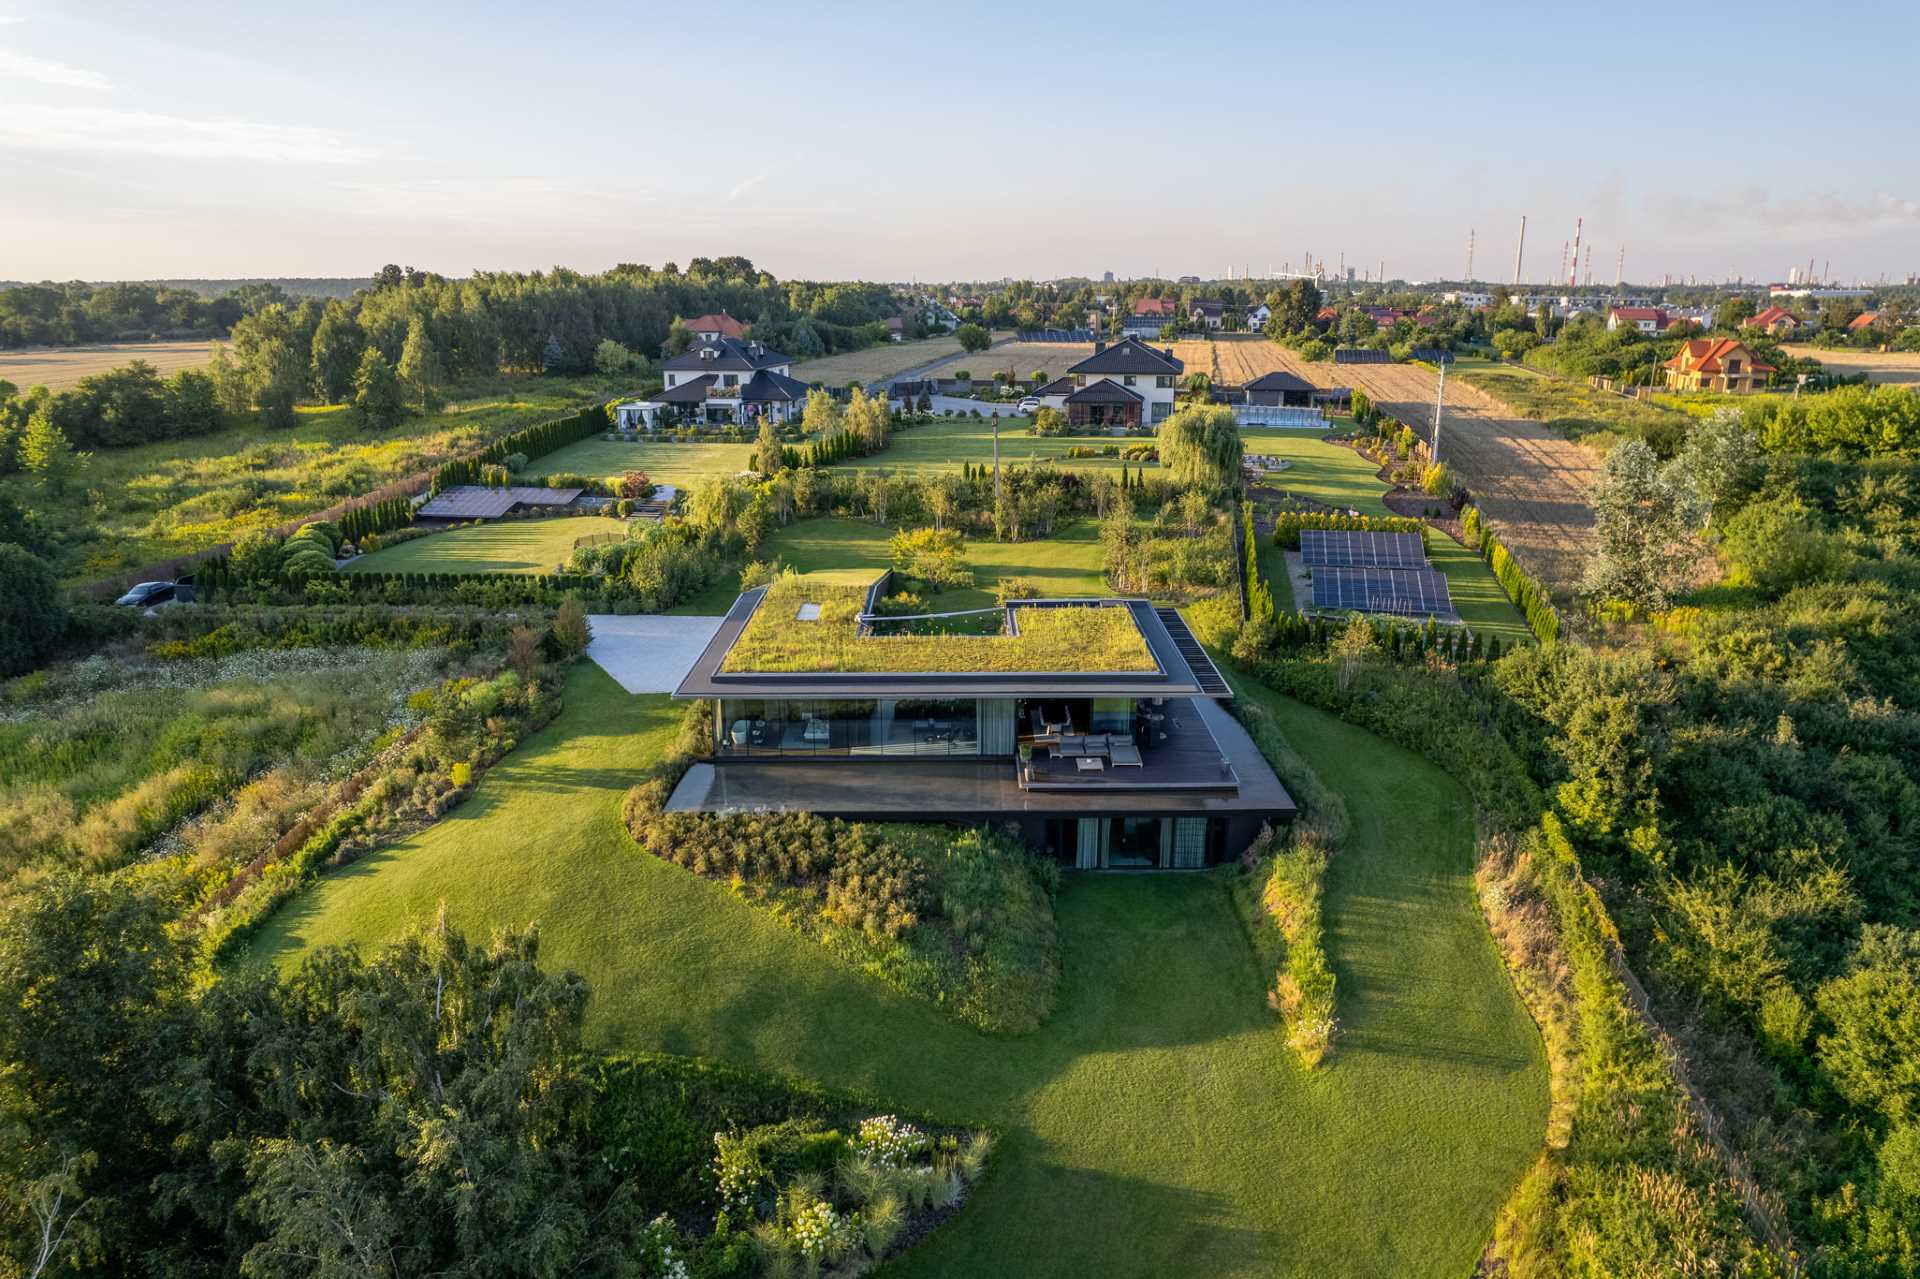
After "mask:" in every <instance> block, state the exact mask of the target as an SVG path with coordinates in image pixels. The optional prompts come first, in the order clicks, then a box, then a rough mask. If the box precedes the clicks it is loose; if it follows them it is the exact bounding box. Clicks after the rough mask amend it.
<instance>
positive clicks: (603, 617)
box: [587, 613, 720, 693]
mask: <svg viewBox="0 0 1920 1279" xmlns="http://www.w3.org/2000/svg"><path fill="white" fill-rule="evenodd" d="M587 620H588V622H589V623H591V624H592V626H593V642H592V643H590V644H588V645H587V656H588V657H590V658H592V659H593V660H594V661H595V662H597V663H599V665H600V668H601V669H602V670H604V671H606V673H607V674H609V675H611V676H613V678H614V679H615V680H616V681H618V682H619V684H620V687H622V688H624V689H626V690H627V691H628V692H629V693H671V692H672V691H673V690H674V689H675V688H677V687H679V685H680V681H681V679H682V678H683V677H685V675H686V673H687V670H688V668H689V667H691V666H692V665H693V659H694V658H696V657H698V656H700V650H702V649H704V648H705V647H706V646H707V641H708V640H710V639H712V638H713V633H714V632H715V631H717V630H719V629H720V619H719V618H717V617H656V616H652V615H647V616H632V617H622V616H619V615H617V614H613V613H595V614H593V615H591V616H589V617H588V619H587Z"/></svg>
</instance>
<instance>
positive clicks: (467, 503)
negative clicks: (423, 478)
mask: <svg viewBox="0 0 1920 1279" xmlns="http://www.w3.org/2000/svg"><path fill="white" fill-rule="evenodd" d="M582 491H583V490H581V489H553V488H541V487H539V486H537V485H524V484H522V485H514V486H512V487H509V488H492V487H489V486H488V485H485V484H462V485H459V486H457V487H455V488H450V489H443V490H441V492H439V493H438V494H436V495H435V496H434V497H433V499H432V500H431V501H429V502H427V503H426V504H425V505H423V506H422V507H421V508H420V509H419V510H418V511H416V512H414V514H416V515H418V516H419V517H420V518H422V519H428V520H497V519H499V518H500V517H501V516H503V515H505V514H506V513H507V512H508V511H511V510H512V509H513V508H514V507H516V506H566V505H568V504H569V503H571V502H572V501H573V500H574V499H575V498H577V497H579V496H580V494H581V492H582Z"/></svg>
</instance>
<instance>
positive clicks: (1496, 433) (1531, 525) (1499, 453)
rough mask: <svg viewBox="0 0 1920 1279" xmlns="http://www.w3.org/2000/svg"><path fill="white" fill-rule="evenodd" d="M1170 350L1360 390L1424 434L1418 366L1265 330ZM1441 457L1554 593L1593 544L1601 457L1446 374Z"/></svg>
mask: <svg viewBox="0 0 1920 1279" xmlns="http://www.w3.org/2000/svg"><path fill="white" fill-rule="evenodd" d="M1208 345H1211V346H1212V347H1213V348H1214V351H1213V353H1212V354H1211V355H1208V354H1207V353H1206V352H1205V351H1204V350H1203V349H1202V348H1205V347H1206V346H1208ZM1176 353H1177V354H1179V355H1180V356H1181V358H1182V359H1185V360H1186V361H1187V367H1188V368H1189V369H1193V368H1194V367H1195V366H1196V362H1197V361H1196V357H1198V359H1199V360H1201V361H1205V363H1203V364H1201V365H1200V367H1202V368H1205V367H1206V364H1213V365H1215V366H1216V367H1218V369H1219V370H1220V380H1221V381H1222V382H1227V383H1237V382H1243V381H1246V380H1248V379H1250V378H1254V377H1258V376H1259V375H1260V374H1262V373H1266V372H1270V371H1272V370H1274V369H1284V370H1286V371H1287V372H1289V373H1293V374H1295V375H1297V376H1299V377H1303V378H1305V379H1307V380H1308V381H1309V382H1312V383H1313V384H1314V385H1316V386H1351V387H1355V388H1358V389H1360V390H1364V391H1365V392H1366V393H1367V394H1368V395H1369V396H1371V397H1373V401H1374V403H1375V404H1377V405H1379V406H1380V408H1381V409H1382V410H1384V411H1385V412H1387V413H1390V414H1392V415H1393V416H1394V417H1397V418H1399V419H1400V420H1401V421H1403V422H1405V423H1407V424H1408V425H1410V426H1412V427H1414V428H1415V429H1416V430H1417V431H1418V432H1419V433H1420V435H1421V436H1422V438H1425V437H1426V436H1427V434H1428V433H1429V431H1430V429H1431V425H1432V422H1433V396H1434V390H1435V385H1434V383H1435V377H1436V375H1435V374H1433V373H1431V372H1429V371H1428V370H1426V369H1424V368H1420V367H1418V366H1416V365H1412V364H1333V363H1331V362H1318V363H1314V362H1308V361H1306V360H1302V359H1301V358H1300V357H1299V356H1298V355H1296V354H1294V353H1293V352H1292V351H1289V350H1287V349H1286V348H1284V347H1282V346H1280V345H1279V344H1277V343H1274V342H1270V341H1267V340H1266V339H1264V338H1238V339H1235V338H1228V339H1221V340H1215V341H1214V342H1212V343H1211V344H1209V343H1206V342H1184V343H1181V344H1179V348H1178V349H1177V350H1176ZM1440 456H1441V457H1442V458H1443V459H1444V460H1445V461H1447V462H1448V463H1450V464H1451V465H1452V466H1453V468H1454V470H1455V471H1457V472H1458V473H1459V475H1460V478H1461V481H1462V482H1463V483H1465V484H1466V486H1467V488H1468V489H1469V490H1471V491H1472V493H1473V496H1474V500H1475V502H1477V503H1478V504H1479V506H1480V509H1481V511H1482V512H1483V513H1485V514H1486V516H1487V517H1488V518H1489V519H1490V520H1492V521H1493V523H1494V525H1495V526H1496V527H1497V528H1498V529H1499V530H1500V538H1501V540H1502V541H1503V542H1505V543H1506V544H1507V549H1508V550H1510V551H1512V552H1513V555H1514V558H1515V559H1517V560H1519V561H1520V563H1521V565H1522V566H1523V567H1525V568H1527V569H1528V570H1529V571H1531V572H1533V573H1535V574H1537V575H1538V576H1540V577H1542V578H1544V579H1545V580H1546V581H1547V582H1548V583H1549V584H1550V585H1551V586H1552V587H1553V589H1554V590H1555V592H1556V593H1561V592H1570V591H1571V590H1572V589H1573V587H1574V585H1575V584H1576V583H1577V582H1578V581H1579V578H1580V570H1581V566H1582V565H1583V564H1584V563H1585V561H1586V557H1587V552H1588V550H1589V549H1590V548H1591V546H1592V541H1593V507H1592V504H1591V503H1590V502H1589V500H1588V494H1589V493H1590V492H1591V491H1592V488H1593V482H1594V480H1595V479H1596V478H1598V476H1599V472H1600V459H1599V458H1598V457H1597V456H1595V455H1594V454H1593V453H1590V452H1588V451H1587V450H1586V449H1584V448H1581V447H1580V446H1579V445H1578V444H1575V443H1573V442H1572V441H1571V440H1567V439H1564V438H1562V437H1561V436H1559V435H1556V434H1555V433H1554V432H1553V431H1552V430H1550V429H1549V428H1548V427H1546V426H1545V425H1543V424H1542V423H1539V422H1531V421H1528V420H1527V419H1525V418H1523V417H1520V416H1518V415H1517V414H1515V413H1513V412H1512V411H1510V410H1508V409H1507V408H1506V407H1505V406H1503V405H1502V404H1501V403H1500V402H1499V401H1497V400H1495V399H1494V398H1493V397H1492V396H1490V395H1488V394H1487V393H1486V392H1484V391H1481V390H1479V389H1477V388H1475V387H1472V386H1468V385H1467V384H1466V383H1465V382H1462V381H1460V380H1459V379H1457V378H1452V377H1449V378H1448V379H1447V401H1446V405H1445V410H1444V414H1443V416H1442V418H1441V427H1440Z"/></svg>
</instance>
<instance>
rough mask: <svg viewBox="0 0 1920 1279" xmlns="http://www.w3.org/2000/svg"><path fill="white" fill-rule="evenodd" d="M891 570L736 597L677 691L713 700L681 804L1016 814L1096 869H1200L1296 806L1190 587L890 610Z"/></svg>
mask: <svg viewBox="0 0 1920 1279" xmlns="http://www.w3.org/2000/svg"><path fill="white" fill-rule="evenodd" d="M887 590H888V580H887V578H886V577H882V578H881V580H880V581H878V582H876V583H874V584H873V585H872V586H871V587H860V586H847V585H839V584H833V583H827V582H817V581H813V580H810V579H808V578H804V577H786V578H782V579H780V580H778V581H776V582H774V583H773V584H772V585H770V586H764V587H757V588H755V589H753V590H750V591H747V592H746V593H744V594H743V595H741V596H740V598H739V599H738V600H736V601H735V602H734V605H733V607H732V608H731V609H730V610H729V611H728V613H727V616H726V618H725V620H724V621H723V622H722V623H721V625H720V628H719V630H718V631H717V632H716V633H715V634H714V637H713V639H712V641H711V642H710V643H709V644H708V645H707V647H706V649H705V650H704V651H703V652H702V653H701V655H700V657H699V659H698V660H696V661H695V662H694V664H693V666H692V668H691V669H690V670H689V671H688V673H687V675H686V677H685V678H684V679H683V680H682V681H681V683H680V686H679V688H678V689H676V690H675V692H674V696H675V697H676V698H681V699H701V700H705V701H710V702H711V703H712V704H713V706H714V708H715V709H714V716H713V730H712V731H713V751H712V758H711V761H710V762H704V763H700V764H696V765H695V766H694V767H693V768H692V769H690V770H689V771H688V772H687V774H686V776H685V777H684V778H683V779H682V780H681V782H680V784H679V786H678V787H677V788H676V789H675V790H674V793H673V796H672V798H671V799H670V800H669V802H668V805H667V806H668V808H669V809H670V810H675V811H691V812H722V813H738V812H753V811H761V810H776V811H791V810H800V811H807V812H817V813H820V814H823V815H826V816H834V817H844V818H849V819H856V820H866V821H928V822H954V823H961V824H966V825H978V824H982V823H986V824H991V825H995V826H1006V825H1009V824H1011V825H1013V826H1014V827H1016V828H1018V830H1019V832H1020V833H1021V835H1022V837H1023V838H1025V839H1026V840H1027V842H1028V843H1029V844H1031V845H1032V846H1033V847H1035V848H1036V849H1041V850H1044V851H1045V852H1047V853H1049V854H1050V855H1052V856H1053V857H1055V858H1056V859H1058V860H1059V861H1060V862H1062V863H1063V864H1065V865H1067V866H1070V867H1075V868H1078V869H1083V870H1109V869H1110V870H1123V869H1124V870H1188V869H1199V868H1201V867H1204V866H1210V865H1213V864H1215V863H1218V862H1221V861H1226V860H1229V859H1231V858H1233V857H1236V856H1238V855H1239V854H1240V852H1241V851H1242V850H1244V849H1245V848H1246V846H1247V845H1248V844H1249V843H1250V842H1252V840H1253V839H1254V838H1255V837H1256V836H1257V835H1258V834H1259V832H1260V828H1261V827H1262V826H1263V825H1267V824H1278V823H1283V822H1286V821H1289V820H1291V819H1292V817H1293V816H1294V813H1295V805H1294V802H1293V798H1292V797H1291V796H1290V795H1288V793H1287V791H1286V788H1285V787H1284V786H1282V785H1281V783H1280V780H1279V778H1277V777H1276V776H1274V773H1273V770H1272V768H1270V767H1269V766H1268V764H1267V762H1266V760H1265V759H1264V758H1263V757H1262V756H1261V754H1260V752H1259V750H1258V748H1257V747H1255V745H1254V743H1253V741H1252V739H1251V738H1249V737H1248V736H1247V733H1246V730H1244V729H1243V728H1241V727H1240V725H1239V723H1238V722H1237V721H1236V720H1235V719H1234V718H1233V717H1232V716H1231V715H1229V714H1228V713H1227V712H1226V711H1225V709H1223V707H1222V706H1221V705H1220V703H1221V702H1222V701H1224V700H1225V699H1227V698H1230V697H1231V696H1232V692H1231V690H1230V689H1229V688H1228V687H1227V684H1226V681H1225V680H1223V679H1222V678H1221V677H1220V673H1219V671H1218V670H1216V669H1215V667H1214V665H1213V663H1212V661H1211V660H1210V659H1209V658H1208V657H1207V655H1206V653H1205V651H1204V650H1203V649H1202V648H1201V647H1200V644H1199V642H1198V641H1197V640H1195V639H1194V637H1193V633H1192V632H1191V631H1190V630H1189V629H1188V628H1187V624H1186V622H1185V621H1184V620H1183V619H1182V618H1181V617H1180V614H1179V613H1178V611H1176V610H1175V609H1172V608H1166V607H1157V606H1155V605H1153V604H1152V603H1150V602H1148V601H1146V600H1139V599H1119V598H1104V597H1102V598H1086V599H1035V600H1015V601H1011V602H1009V603H1008V604H1006V605H1005V606H1004V607H1002V608H998V609H992V610H977V611H974V612H972V613H970V614H967V615H948V616H944V617H937V618H936V617H922V618H908V619H902V618H889V617H884V616H880V615H878V614H876V613H875V612H874V609H875V606H876V605H877V603H878V602H879V601H880V600H881V599H883V598H884V597H885V595H886V593H887Z"/></svg>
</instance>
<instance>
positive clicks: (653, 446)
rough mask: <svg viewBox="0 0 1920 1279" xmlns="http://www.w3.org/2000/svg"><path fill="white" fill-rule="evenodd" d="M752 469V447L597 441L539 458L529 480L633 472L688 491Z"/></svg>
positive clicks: (530, 468) (614, 476) (613, 476)
mask: <svg viewBox="0 0 1920 1279" xmlns="http://www.w3.org/2000/svg"><path fill="white" fill-rule="evenodd" d="M752 468H753V445H751V444H722V443H694V444H661V443H658V442H652V443H645V444H628V443H622V442H616V441H613V440H608V439H606V438H604V437H601V436H596V437H595V438H593V439H590V440H582V441H580V443H578V444H569V445H567V447H565V448H563V449H558V450H556V451H555V452H552V453H549V454H547V455H546V456H545V457H542V458H536V459H535V460H534V461H533V462H532V463H530V464H529V465H528V467H527V469H526V471H525V472H524V474H525V475H526V476H527V478H529V479H535V480H540V479H545V478H546V477H547V476H549V475H561V474H565V475H590V476H593V477H594V478H596V479H617V478H618V477H620V476H622V475H625V474H626V473H627V472H628V471H645V472H646V473H647V478H649V479H651V480H652V481H653V482H654V483H655V484H672V485H675V486H677V487H679V488H682V489H686V488H691V487H693V485H695V484H697V483H698V482H699V481H701V480H703V479H706V478H707V477H708V476H710V475H734V474H737V473H738V472H740V471H746V470H751V469H752Z"/></svg>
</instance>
